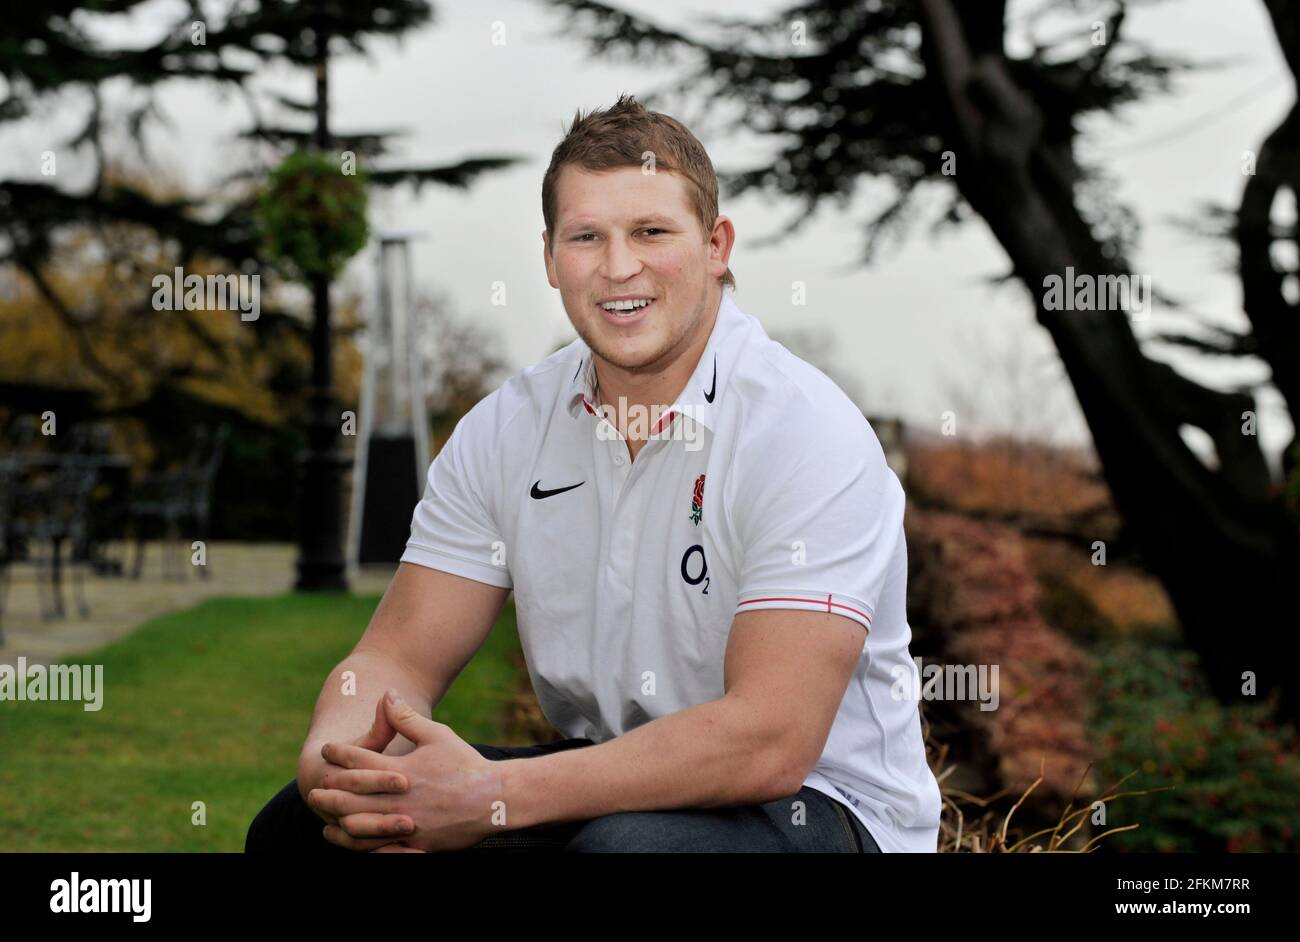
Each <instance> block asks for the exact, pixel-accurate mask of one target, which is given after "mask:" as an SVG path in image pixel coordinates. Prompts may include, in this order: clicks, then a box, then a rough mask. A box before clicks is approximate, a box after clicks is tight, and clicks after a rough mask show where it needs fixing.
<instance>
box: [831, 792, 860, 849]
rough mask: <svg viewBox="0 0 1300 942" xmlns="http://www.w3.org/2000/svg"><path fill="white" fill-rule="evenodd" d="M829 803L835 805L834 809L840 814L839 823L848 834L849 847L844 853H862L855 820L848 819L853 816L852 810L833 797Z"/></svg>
mask: <svg viewBox="0 0 1300 942" xmlns="http://www.w3.org/2000/svg"><path fill="white" fill-rule="evenodd" d="M828 797H829V796H828ZM831 804H833V805H834V806H835V811H836V813H837V814H838V815H839V816H840V823H841V824H843V825H844V830H845V831H846V832H847V834H848V840H849V848H848V850H847V851H846V853H851V854H861V853H863V850H862V838H860V837H859V836H858V829H857V828H856V827H855V826H854V824H855V823H856V822H854V821H851V820H849V819H850V818H851V817H852V816H853V812H851V811H849V809H848V808H845V807H844V805H843V804H842V803H840V802H838V801H836V800H835V799H834V798H832V799H831Z"/></svg>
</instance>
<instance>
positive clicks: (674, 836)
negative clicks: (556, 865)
mask: <svg viewBox="0 0 1300 942" xmlns="http://www.w3.org/2000/svg"><path fill="white" fill-rule="evenodd" d="M590 745H592V742H591V740H589V739H565V740H562V741H560V742H552V743H542V744H540V745H536V746H480V745H475V746H474V748H475V749H477V750H478V751H479V752H480V753H481V754H482V755H483V756H484V757H486V758H488V759H493V760H499V759H526V758H532V757H534V756H541V755H546V754H547V753H550V752H557V751H559V750H561V749H580V748H582V747H583V746H590ZM799 802H802V803H803V807H802V809H801V808H800V807H799V805H798V803H799ZM324 827H325V823H324V822H323V821H322V820H321V819H320V817H319V816H318V815H317V814H316V812H315V811H313V810H312V809H311V807H310V806H309V805H307V803H306V802H304V801H303V800H302V796H301V795H299V794H298V784H297V782H290V783H289V784H288V785H286V786H284V788H282V789H281V790H280V792H279V793H278V794H277V795H276V796H275V797H274V798H272V799H271V801H270V802H269V803H268V804H267V805H266V807H264V808H263V809H262V810H261V811H260V812H259V813H258V815H257V817H256V818H254V819H253V823H252V825H250V826H249V829H248V836H247V838H246V839H245V842H244V851H245V853H250V854H251V853H286V852H288V853H291V852H299V851H310V852H323V853H342V854H352V853H356V851H351V850H347V849H346V848H342V847H339V846H338V845H337V844H331V843H330V842H329V841H327V840H325V838H324V836H323V835H322V833H321V831H322V829H323V828H324ZM489 850H497V851H520V852H523V851H543V852H546V851H549V852H562V851H563V852H569V853H646V852H679V853H692V852H724V853H752V852H767V853H839V854H845V853H852V854H860V853H879V851H880V848H879V847H877V846H876V842H875V841H874V840H873V839H872V838H871V835H870V834H869V833H868V832H867V829H866V828H864V827H863V826H862V824H861V822H860V821H858V819H857V816H856V815H855V814H854V813H853V812H852V811H851V810H850V809H849V808H848V807H846V806H845V805H844V804H842V803H841V802H839V801H837V800H836V799H833V798H830V797H828V796H827V795H823V794H822V793H821V792H819V791H817V790H816V789H813V788H809V787H808V786H806V785H805V786H804V787H803V788H801V789H799V791H797V792H795V793H794V794H793V795H790V796H789V797H786V798H779V799H777V800H776V801H769V802H766V803H764V804H761V805H740V806H734V807H729V808H688V809H680V810H671V811H623V812H619V813H617V814H610V815H603V816H602V817H599V818H592V819H591V820H589V821H565V822H560V823H552V824H542V825H537V826H535V827H530V828H520V829H518V830H514V831H504V832H502V833H501V834H492V835H489V836H488V837H486V838H484V839H483V840H482V841H480V842H479V843H478V844H475V845H474V846H473V847H470V848H467V849H465V850H461V851H450V853H479V852H481V851H489Z"/></svg>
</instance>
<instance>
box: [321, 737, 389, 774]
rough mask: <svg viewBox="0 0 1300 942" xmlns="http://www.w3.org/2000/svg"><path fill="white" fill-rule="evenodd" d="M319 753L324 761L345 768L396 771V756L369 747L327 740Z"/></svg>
mask: <svg viewBox="0 0 1300 942" xmlns="http://www.w3.org/2000/svg"><path fill="white" fill-rule="evenodd" d="M320 754H321V756H322V757H324V759H325V761H326V762H332V763H333V764H334V765H338V766H342V767H343V768H345V769H383V770H385V771H388V772H395V771H397V760H396V757H394V756H386V755H384V754H383V753H379V752H374V751H372V750H370V749H362V748H361V747H360V746H354V745H352V744H351V743H346V742H327V743H326V744H325V745H323V746H321V749H320Z"/></svg>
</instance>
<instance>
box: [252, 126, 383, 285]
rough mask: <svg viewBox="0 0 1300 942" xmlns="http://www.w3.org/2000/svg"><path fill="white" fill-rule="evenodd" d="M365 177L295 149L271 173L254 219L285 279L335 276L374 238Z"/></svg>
mask: <svg viewBox="0 0 1300 942" xmlns="http://www.w3.org/2000/svg"><path fill="white" fill-rule="evenodd" d="M366 202H367V200H366V184H365V175H364V174H363V173H362V172H360V171H358V172H357V173H354V174H345V173H344V172H343V170H342V167H341V165H340V164H339V162H338V161H337V160H336V159H335V158H333V157H331V156H330V155H328V154H324V153H321V152H319V151H296V152H294V153H292V154H290V155H289V156H288V157H286V158H285V159H284V161H283V162H282V163H281V164H280V165H279V166H278V167H276V168H275V169H274V170H273V171H271V174H270V176H269V177H268V178H267V181H266V186H265V188H264V189H263V191H262V195H261V196H260V198H259V199H258V203H257V210H256V217H257V224H258V228H259V229H260V230H261V234H262V245H263V250H264V251H265V252H266V254H267V256H268V257H269V258H270V259H271V261H272V263H273V264H275V266H276V267H277V268H280V269H281V270H282V271H283V272H284V273H285V274H286V275H287V276H289V277H290V278H293V279H296V280H302V281H305V280H307V279H309V278H311V277H312V276H315V275H325V276H327V277H329V278H333V277H334V276H336V275H337V274H338V273H339V272H340V271H341V270H342V268H343V266H344V265H345V264H346V263H347V260H348V259H350V258H351V257H352V256H353V255H356V254H357V253H358V252H359V251H361V249H362V248H364V247H365V244H366V240H367V239H368V238H369V237H370V229H369V225H368V224H367V222H366Z"/></svg>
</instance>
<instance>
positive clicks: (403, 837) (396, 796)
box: [306, 690, 504, 853]
mask: <svg viewBox="0 0 1300 942" xmlns="http://www.w3.org/2000/svg"><path fill="white" fill-rule="evenodd" d="M398 733H401V734H402V735H403V736H405V737H406V738H407V739H409V740H410V741H411V742H412V743H414V744H415V749H414V750H412V751H411V752H409V753H407V754H406V755H402V756H391V755H384V750H385V749H386V748H387V747H388V744H389V743H391V742H392V741H393V738H394V737H395V736H396V735H397V734H398ZM320 754H321V757H322V758H324V759H325V761H326V763H328V764H327V765H326V767H325V774H324V775H323V776H322V777H321V779H320V781H319V787H317V788H313V789H311V791H310V792H308V794H307V796H306V798H307V803H308V805H310V806H311V807H312V809H314V810H315V811H316V813H317V814H319V815H320V816H321V817H322V818H323V819H325V821H326V822H327V824H326V825H325V830H324V834H325V839H326V840H327V841H329V842H330V843H332V844H337V845H339V846H340V847H346V848H349V849H350V850H357V851H376V852H379V853H425V852H429V851H437V850H459V849H461V848H465V847H471V846H473V845H474V844H477V843H478V842H479V841H481V840H482V839H483V838H485V837H487V836H488V835H489V834H490V833H493V832H494V831H501V830H502V827H500V826H498V825H494V824H493V823H492V820H493V812H494V810H495V808H496V807H497V806H496V805H495V803H496V802H498V801H502V800H504V795H503V793H502V781H501V775H500V771H499V769H495V768H494V763H493V762H492V761H491V760H490V759H485V758H484V757H483V756H482V755H481V754H480V753H479V751H478V750H477V749H475V748H474V747H473V746H471V745H470V744H469V743H467V742H465V741H464V740H463V739H461V738H460V737H459V736H457V735H456V734H455V732H453V731H452V729H451V727H449V726H447V725H446V724H445V723H435V722H434V721H433V720H431V719H429V718H428V717H425V716H421V715H420V714H419V713H417V712H416V711H415V710H413V709H412V708H411V707H410V705H409V704H407V703H405V702H404V701H402V700H401V699H400V698H399V697H398V695H397V692H396V691H393V690H390V691H388V692H387V693H386V694H385V695H384V696H383V697H381V698H380V700H379V703H378V704H377V705H376V706H375V720H374V723H373V724H371V727H370V730H369V732H367V733H366V734H365V735H364V736H362V737H361V738H359V739H356V740H353V741H352V742H350V743H349V742H327V743H325V745H324V746H323V747H322V748H321V753H320Z"/></svg>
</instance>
